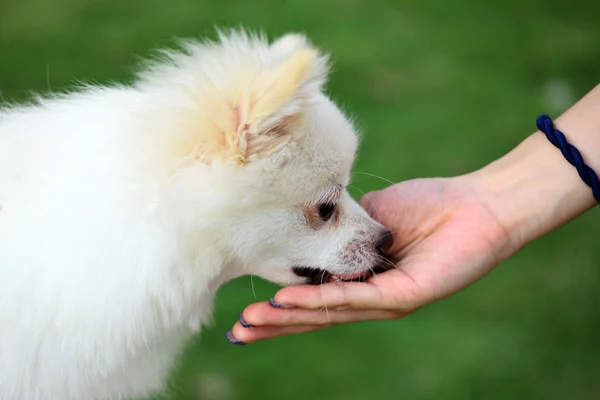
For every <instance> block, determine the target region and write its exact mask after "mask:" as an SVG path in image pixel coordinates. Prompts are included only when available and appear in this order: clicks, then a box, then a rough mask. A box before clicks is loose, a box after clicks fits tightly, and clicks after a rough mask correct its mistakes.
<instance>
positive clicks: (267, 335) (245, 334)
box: [227, 322, 331, 346]
mask: <svg viewBox="0 0 600 400" xmlns="http://www.w3.org/2000/svg"><path fill="white" fill-rule="evenodd" d="M330 326H331V325H316V326H258V327H256V328H252V329H248V328H244V327H243V326H242V325H241V324H240V323H239V322H237V323H236V324H235V325H234V326H233V329H232V330H231V331H229V332H228V335H227V339H228V340H229V342H230V343H232V344H236V345H242V346H243V345H246V344H250V343H253V342H257V341H259V340H267V339H274V338H276V337H280V336H288V335H296V334H299V333H308V332H312V331H317V330H321V329H325V328H328V327H330Z"/></svg>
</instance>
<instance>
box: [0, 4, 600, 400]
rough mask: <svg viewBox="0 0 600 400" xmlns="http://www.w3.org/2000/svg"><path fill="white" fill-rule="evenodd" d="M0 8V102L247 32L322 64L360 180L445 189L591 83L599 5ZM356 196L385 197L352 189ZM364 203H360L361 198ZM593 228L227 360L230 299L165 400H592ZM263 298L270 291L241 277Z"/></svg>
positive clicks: (102, 77) (595, 367)
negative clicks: (424, 179)
mask: <svg viewBox="0 0 600 400" xmlns="http://www.w3.org/2000/svg"><path fill="white" fill-rule="evenodd" d="M484 3H485V2H482V1H479V0H454V1H452V2H450V1H446V2H442V1H430V0H412V1H404V0H402V1H400V0H396V1H394V0H387V1H383V0H371V1H366V0H365V1H359V0H299V1H291V0H261V1H256V0H254V1H249V0H247V1H231V0H219V1H215V0H212V1H199V0H171V1H166V0H162V1H160V0H120V1H103V0H0V93H1V95H2V97H3V99H4V100H6V101H18V100H23V99H26V98H27V97H28V96H29V95H30V91H36V92H42V93H43V92H47V91H49V90H54V91H57V90H63V89H66V88H68V87H69V85H71V84H72V83H73V82H74V80H86V81H93V82H100V83H102V82H109V81H120V82H126V81H128V80H130V79H131V77H132V71H133V68H134V67H135V65H136V63H137V62H138V61H139V58H140V57H144V56H147V55H149V54H150V52H151V51H152V50H153V49H155V48H157V47H160V46H165V45H171V44H172V43H173V41H172V39H173V38H175V37H201V36H206V35H208V36H211V37H213V36H214V30H213V27H214V26H221V27H235V26H238V25H244V26H246V27H249V28H251V29H260V30H263V31H265V32H266V33H268V34H269V35H270V36H271V37H272V36H274V35H278V34H282V33H284V32H286V31H290V30H291V31H303V32H306V33H307V34H308V35H309V36H310V38H311V39H312V40H313V41H314V42H315V43H316V44H318V45H319V46H322V47H324V48H326V49H327V50H329V51H331V53H332V56H333V61H334V63H335V71H334V74H333V75H332V77H331V83H330V85H329V90H330V92H331V93H332V95H333V97H334V98H335V99H337V100H338V101H339V102H340V103H341V104H342V105H343V106H344V108H345V109H346V110H347V111H349V112H350V113H351V114H353V115H354V116H355V117H356V119H357V122H358V123H359V125H360V126H361V127H362V130H363V131H364V132H365V141H364V144H363V148H362V152H361V154H360V158H359V160H358V164H357V166H356V170H357V171H364V172H369V173H372V174H376V175H380V176H383V177H385V178H386V179H390V180H393V181H401V180H405V179H410V178H414V177H420V176H450V175H454V174H460V173H464V172H467V171H470V170H473V169H475V168H478V167H480V166H482V165H484V164H485V163H487V162H489V161H491V160H493V159H494V158H496V157H499V156H501V155H502V154H504V153H505V152H506V151H508V150H509V149H510V148H512V147H513V146H515V145H516V144H517V143H518V142H519V141H520V140H522V139H523V138H524V137H525V136H526V135H528V134H529V133H531V132H532V131H533V130H534V129H535V118H536V117H537V115H538V114H540V113H542V112H547V113H550V114H551V115H555V116H556V115H558V113H560V112H561V111H562V110H564V109H565V108H566V107H568V106H569V105H570V104H571V103H572V102H573V101H575V100H576V99H577V98H579V97H580V96H582V95H583V94H584V93H586V92H587V91H588V90H589V89H591V88H592V87H593V86H595V85H596V84H597V83H599V82H600V23H598V21H599V20H600V2H598V1H597V0H589V1H585V0H572V1H569V2H565V1H559V0H546V1H527V0H521V1H516V0H507V1H504V2H488V4H484ZM356 178H357V179H356V180H355V182H354V185H355V186H356V187H358V188H360V189H361V190H364V191H368V190H373V189H378V188H382V187H384V186H385V185H386V182H385V181H383V180H378V179H376V178H372V177H368V176H364V175H357V176H356ZM354 195H356V196H359V195H360V192H358V191H356V192H354ZM597 221H598V213H597V211H593V212H591V213H590V214H588V215H586V216H585V217H583V218H580V219H578V220H577V221H574V222H572V223H570V224H568V225H567V226H565V227H564V228H562V229H560V230H559V231H557V232H555V233H553V234H551V235H549V236H548V237H545V238H544V239H542V240H539V241H538V242H536V243H534V244H532V245H531V246H530V247H528V248H527V249H525V250H524V251H522V252H521V253H519V254H518V255H517V256H516V257H514V258H513V259H511V260H510V261H508V262H506V263H505V264H504V265H503V266H501V267H500V268H498V269H497V270H496V271H494V272H493V273H491V274H490V275H489V276H488V277H487V278H486V279H484V280H483V281H481V282H480V283H478V284H476V285H474V286H473V287H471V288H469V289H468V290H465V291H464V292H462V293H460V294H458V295H456V296H454V297H452V298H450V299H447V300H445V301H442V302H439V303H438V304H435V305H432V306H430V307H427V308H426V309H423V310H421V311H419V312H418V313H416V314H414V315H412V316H410V317H408V318H405V319H403V320H401V321H394V322H385V323H364V324H357V325H351V326H340V327H336V328H333V329H330V330H327V331H322V332H317V333H312V334H307V335H303V336H295V337H286V338H281V339H277V340H274V341H268V342H264V343H257V344H254V345H251V346H247V347H243V348H238V347H234V346H231V345H229V344H228V343H227V341H226V340H225V337H224V333H225V331H226V330H227V329H229V327H230V326H231V324H232V323H233V322H234V321H235V320H236V318H237V315H238V312H239V311H241V310H242V309H243V308H244V307H245V306H246V305H247V304H249V303H251V302H253V301H255V297H254V295H253V291H252V287H251V282H250V279H241V280H239V281H235V282H232V283H230V284H228V285H227V286H226V287H224V288H223V290H222V291H221V292H220V294H219V296H218V299H217V307H216V313H215V324H214V326H213V327H211V328H210V329H208V330H206V331H205V332H204V334H203V335H202V338H201V340H200V341H199V343H196V344H192V345H191V346H190V348H189V351H188V352H187V353H186V356H185V359H184V360H183V364H182V366H181V368H179V369H178V370H177V371H175V373H174V377H173V381H172V384H171V385H170V389H169V394H168V396H165V397H164V398H165V399H177V400H183V399H190V400H191V399H205V400H216V399H288V400H293V399H307V398H312V399H332V400H333V399H348V400H353V399H360V400H364V399H367V398H376V399H387V398H394V399H507V398H513V399H600V342H599V340H598V334H599V328H600V293H599V291H598V289H599V288H600V286H599V284H598V282H599V279H598V278H599V275H600V243H599V241H598V239H597V237H598V235H599V234H600V230H599V228H598V226H597V225H596V226H593V224H594V222H597ZM254 283H255V292H256V299H259V300H266V299H268V298H270V297H271V296H272V294H273V293H274V292H275V290H276V287H274V286H272V285H270V284H267V283H264V282H261V281H260V280H258V279H254Z"/></svg>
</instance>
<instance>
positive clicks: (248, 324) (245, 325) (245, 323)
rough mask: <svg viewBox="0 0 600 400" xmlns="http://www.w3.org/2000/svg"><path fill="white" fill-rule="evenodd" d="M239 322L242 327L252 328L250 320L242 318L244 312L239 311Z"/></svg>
mask: <svg viewBox="0 0 600 400" xmlns="http://www.w3.org/2000/svg"><path fill="white" fill-rule="evenodd" d="M239 320H240V324H242V326H243V327H244V328H254V325H252V324H251V323H250V322H246V320H245V319H244V313H240V317H239Z"/></svg>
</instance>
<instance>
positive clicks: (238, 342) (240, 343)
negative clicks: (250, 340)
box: [225, 331, 246, 346]
mask: <svg viewBox="0 0 600 400" xmlns="http://www.w3.org/2000/svg"><path fill="white" fill-rule="evenodd" d="M225 336H227V340H228V341H229V343H231V344H235V345H236V346H245V345H246V342H244V341H242V340H238V339H236V338H235V337H233V332H232V331H227V333H226V334H225Z"/></svg>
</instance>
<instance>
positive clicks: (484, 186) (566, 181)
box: [471, 129, 598, 255]
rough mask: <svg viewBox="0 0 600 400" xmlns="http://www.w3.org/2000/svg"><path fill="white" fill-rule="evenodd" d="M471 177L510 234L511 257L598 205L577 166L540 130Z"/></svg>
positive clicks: (508, 241) (509, 250)
mask: <svg viewBox="0 0 600 400" xmlns="http://www.w3.org/2000/svg"><path fill="white" fill-rule="evenodd" d="M564 132H565V134H566V135H568V132H569V131H568V130H567V129H565V130H564ZM596 148H598V147H596ZM582 153H583V152H582ZM471 177H472V184H473V186H474V187H475V189H476V190H477V191H478V192H479V193H480V195H481V197H482V199H483V200H484V201H485V202H486V204H487V205H488V207H489V208H490V210H491V211H492V213H493V214H494V215H495V216H496V217H497V219H498V222H499V223H500V224H501V226H502V227H503V228H504V229H505V231H506V233H507V236H508V240H507V243H509V244H508V246H509V248H508V249H506V251H507V252H508V253H509V254H508V255H510V254H513V253H515V252H517V251H518V250H520V249H521V248H522V247H524V246H525V245H527V244H528V243H530V242H531V241H533V240H535V239H537V238H539V237H541V236H544V235H546V234H547V233H549V232H551V231H553V230H555V229H557V228H558V227H560V226H562V225H564V224H565V223H567V222H569V221H570V220H572V219H574V218H576V217H577V216H579V215H580V214H582V213H584V212H585V211H587V210H589V209H590V208H592V207H593V206H594V204H596V203H595V200H594V198H593V196H592V192H591V189H590V188H589V186H587V185H586V184H585V183H584V182H583V181H582V180H581V178H580V177H579V175H578V173H577V170H576V169H575V168H574V167H573V166H572V165H571V164H569V163H568V162H567V160H565V159H564V158H563V156H562V154H561V152H560V150H559V149H557V148H556V147H554V146H553V145H552V144H551V143H550V142H549V141H548V140H547V138H546V137H545V136H544V134H543V133H541V132H536V133H534V134H533V135H531V136H529V137H528V138H527V139H525V140H524V141H523V142H522V143H521V144H520V145H519V146H517V147H516V148H515V149H514V150H513V151H511V152H510V153H508V154H507V155H505V156H504V157H502V158H500V159H499V160H497V161H495V162H493V163H491V164H489V165H487V166H486V167H484V168H482V169H480V170H479V171H476V172H474V173H473V174H471Z"/></svg>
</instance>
